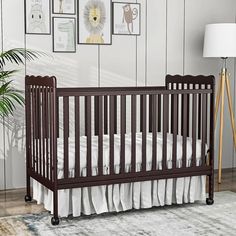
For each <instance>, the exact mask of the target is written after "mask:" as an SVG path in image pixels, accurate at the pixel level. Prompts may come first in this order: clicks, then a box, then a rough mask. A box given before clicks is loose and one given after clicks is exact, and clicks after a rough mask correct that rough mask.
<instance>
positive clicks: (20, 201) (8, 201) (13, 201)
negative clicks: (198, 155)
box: [0, 169, 236, 217]
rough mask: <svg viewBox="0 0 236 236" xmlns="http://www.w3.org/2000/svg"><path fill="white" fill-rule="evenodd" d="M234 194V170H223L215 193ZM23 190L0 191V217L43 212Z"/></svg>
mask: <svg viewBox="0 0 236 236" xmlns="http://www.w3.org/2000/svg"><path fill="white" fill-rule="evenodd" d="M227 190H228V191H233V192H236V169H227V170H223V175H222V183H221V184H217V176H216V178H215V191H217V192H218V191H227ZM24 196H25V189H16V190H7V191H0V217H4V216H12V215H22V214H27V213H40V212H43V211H45V209H44V208H43V205H38V204H36V202H35V201H33V202H32V203H25V201H24Z"/></svg>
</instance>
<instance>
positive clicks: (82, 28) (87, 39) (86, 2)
mask: <svg viewBox="0 0 236 236" xmlns="http://www.w3.org/2000/svg"><path fill="white" fill-rule="evenodd" d="M77 8H78V23H77V27H78V44H90V45H91V44H94V45H111V44H112V9H111V8H112V2H111V0H80V1H78V4H77ZM91 15H92V17H91Z"/></svg>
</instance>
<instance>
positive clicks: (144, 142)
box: [140, 95, 147, 171]
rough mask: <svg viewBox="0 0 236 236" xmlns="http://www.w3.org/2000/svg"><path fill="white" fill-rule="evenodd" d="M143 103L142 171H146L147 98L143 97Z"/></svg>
mask: <svg viewBox="0 0 236 236" xmlns="http://www.w3.org/2000/svg"><path fill="white" fill-rule="evenodd" d="M141 103H142V110H141V111H140V112H141V113H142V171H146V165H147V161H146V158H147V157H146V156H147V150H146V149H147V147H146V146H147V96H146V95H141Z"/></svg>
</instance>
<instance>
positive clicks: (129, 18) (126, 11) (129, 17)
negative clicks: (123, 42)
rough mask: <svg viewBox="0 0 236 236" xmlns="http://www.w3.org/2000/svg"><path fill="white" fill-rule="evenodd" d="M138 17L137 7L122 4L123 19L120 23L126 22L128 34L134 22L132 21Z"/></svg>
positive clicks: (131, 31)
mask: <svg viewBox="0 0 236 236" xmlns="http://www.w3.org/2000/svg"><path fill="white" fill-rule="evenodd" d="M137 17H138V9H137V8H133V9H132V8H131V6H130V4H126V5H125V6H123V19H122V23H124V22H126V24H127V30H128V32H129V33H130V34H132V33H133V30H134V23H133V21H134V20H135V19H136V18H137Z"/></svg>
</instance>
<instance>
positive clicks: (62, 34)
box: [53, 17, 76, 52]
mask: <svg viewBox="0 0 236 236" xmlns="http://www.w3.org/2000/svg"><path fill="white" fill-rule="evenodd" d="M75 24H76V20H75V18H69V17H65V18H63V17H54V18H53V51H54V52H75V51H76V32H75V31H76V27H75Z"/></svg>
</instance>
